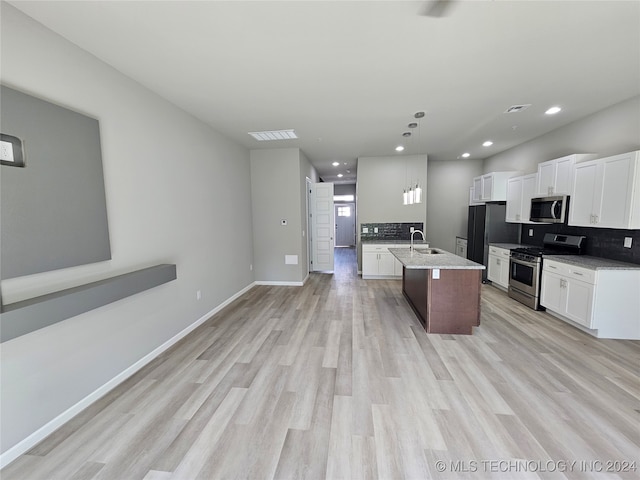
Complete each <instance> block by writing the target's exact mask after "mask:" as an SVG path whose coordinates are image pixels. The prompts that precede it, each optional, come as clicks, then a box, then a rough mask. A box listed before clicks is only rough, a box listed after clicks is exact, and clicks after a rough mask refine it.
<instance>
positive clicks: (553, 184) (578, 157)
mask: <svg viewBox="0 0 640 480" xmlns="http://www.w3.org/2000/svg"><path fill="white" fill-rule="evenodd" d="M596 156H597V155H595V154H593V153H580V154H577V153H574V154H573V155H567V156H566V157H561V158H556V159H555V160H549V161H547V162H542V163H539V164H538V184H537V188H536V195H538V196H541V197H544V196H548V195H569V194H570V193H571V187H572V184H573V169H574V165H575V164H576V163H577V162H582V161H585V160H591V159H594V158H596Z"/></svg>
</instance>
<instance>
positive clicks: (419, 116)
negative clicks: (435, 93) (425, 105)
mask: <svg viewBox="0 0 640 480" xmlns="http://www.w3.org/2000/svg"><path fill="white" fill-rule="evenodd" d="M414 117H415V118H422V117H424V112H416V113H415V115H414Z"/></svg>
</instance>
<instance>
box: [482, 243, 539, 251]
mask: <svg viewBox="0 0 640 480" xmlns="http://www.w3.org/2000/svg"><path fill="white" fill-rule="evenodd" d="M489 246H490V247H498V248H506V249H507V250H511V249H513V248H528V247H533V245H527V244H526V243H490V244H489Z"/></svg>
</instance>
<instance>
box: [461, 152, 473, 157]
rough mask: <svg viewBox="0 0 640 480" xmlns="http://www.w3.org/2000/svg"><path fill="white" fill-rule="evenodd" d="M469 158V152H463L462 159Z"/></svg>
mask: <svg viewBox="0 0 640 480" xmlns="http://www.w3.org/2000/svg"><path fill="white" fill-rule="evenodd" d="M470 156H471V154H470V153H469V152H464V153H463V154H462V158H469V157H470Z"/></svg>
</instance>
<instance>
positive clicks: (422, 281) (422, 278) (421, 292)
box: [402, 267, 431, 327]
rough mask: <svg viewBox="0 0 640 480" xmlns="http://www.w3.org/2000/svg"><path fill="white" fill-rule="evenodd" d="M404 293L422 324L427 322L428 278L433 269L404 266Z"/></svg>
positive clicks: (424, 324)
mask: <svg viewBox="0 0 640 480" xmlns="http://www.w3.org/2000/svg"><path fill="white" fill-rule="evenodd" d="M402 270H403V274H402V293H403V294H404V296H405V298H406V299H407V301H408V302H409V305H411V307H412V308H413V311H414V312H415V313H416V315H417V316H418V320H420V323H422V326H423V327H425V326H426V322H427V279H428V278H429V276H430V274H431V270H425V269H416V268H406V267H403V269H402Z"/></svg>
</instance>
